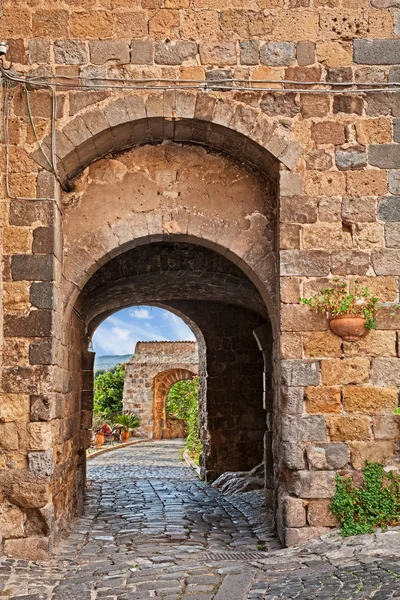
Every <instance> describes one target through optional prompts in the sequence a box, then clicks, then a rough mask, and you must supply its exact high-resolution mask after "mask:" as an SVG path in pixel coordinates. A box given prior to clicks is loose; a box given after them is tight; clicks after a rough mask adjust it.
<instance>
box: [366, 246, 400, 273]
mask: <svg viewBox="0 0 400 600" xmlns="http://www.w3.org/2000/svg"><path fill="white" fill-rule="evenodd" d="M372 266H373V267H374V269H375V273H376V274H377V275H398V274H399V269H400V252H399V250H392V249H388V250H380V251H377V252H374V253H373V254H372Z"/></svg>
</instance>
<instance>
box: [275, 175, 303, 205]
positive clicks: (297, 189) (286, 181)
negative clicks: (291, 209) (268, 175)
mask: <svg viewBox="0 0 400 600" xmlns="http://www.w3.org/2000/svg"><path fill="white" fill-rule="evenodd" d="M280 190H281V195H282V196H284V197H287V196H289V197H290V198H293V197H296V196H299V195H301V191H302V190H301V178H300V177H299V176H298V175H296V174H295V173H290V172H289V171H282V172H281V176H280Z"/></svg>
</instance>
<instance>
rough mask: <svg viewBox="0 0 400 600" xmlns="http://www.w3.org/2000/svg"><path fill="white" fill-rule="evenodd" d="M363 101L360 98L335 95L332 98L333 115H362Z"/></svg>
mask: <svg viewBox="0 0 400 600" xmlns="http://www.w3.org/2000/svg"><path fill="white" fill-rule="evenodd" d="M363 109H364V100H363V98H362V97H361V96H345V95H343V96H342V95H337V96H334V98H333V113H334V114H337V113H348V114H356V115H362V113H363Z"/></svg>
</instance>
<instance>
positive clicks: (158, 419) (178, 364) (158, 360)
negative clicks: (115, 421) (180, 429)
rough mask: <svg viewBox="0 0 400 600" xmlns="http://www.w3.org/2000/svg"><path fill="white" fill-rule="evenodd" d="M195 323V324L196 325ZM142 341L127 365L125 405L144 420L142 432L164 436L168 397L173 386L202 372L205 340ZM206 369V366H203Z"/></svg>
mask: <svg viewBox="0 0 400 600" xmlns="http://www.w3.org/2000/svg"><path fill="white" fill-rule="evenodd" d="M192 326H193V325H192ZM197 333H198V336H199V344H198V343H197V342H138V343H137V344H136V347H135V352H134V354H133V356H132V357H131V359H130V360H129V361H128V362H127V364H126V367H125V379H124V395H123V409H124V411H126V412H134V413H135V414H136V415H137V416H138V418H139V420H140V428H139V430H138V431H139V432H140V433H141V434H143V435H145V436H147V437H149V438H154V439H157V440H160V439H163V437H164V436H163V431H164V429H165V427H166V423H165V419H166V417H165V401H166V396H167V393H168V391H169V389H170V388H171V386H172V385H173V384H174V383H176V382H177V381H180V380H181V379H191V378H192V377H193V376H194V375H197V374H198V373H199V350H200V352H203V353H204V349H203V347H204V341H203V340H202V339H201V336H200V335H199V332H197ZM202 371H203V372H204V367H203V369H202Z"/></svg>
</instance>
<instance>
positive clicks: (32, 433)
mask: <svg viewBox="0 0 400 600" xmlns="http://www.w3.org/2000/svg"><path fill="white" fill-rule="evenodd" d="M27 442H28V448H29V450H49V448H51V445H52V434H51V426H50V424H49V423H39V422H37V423H28V426H27Z"/></svg>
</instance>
